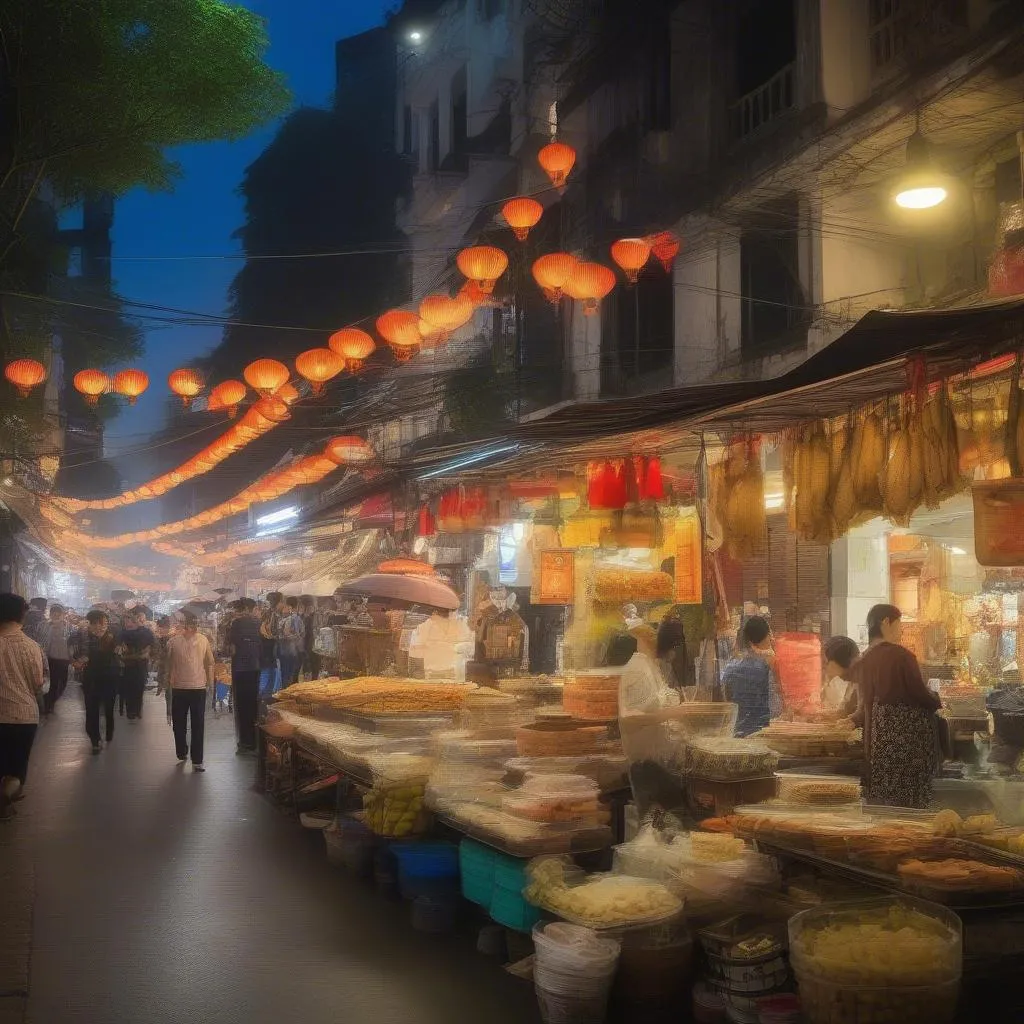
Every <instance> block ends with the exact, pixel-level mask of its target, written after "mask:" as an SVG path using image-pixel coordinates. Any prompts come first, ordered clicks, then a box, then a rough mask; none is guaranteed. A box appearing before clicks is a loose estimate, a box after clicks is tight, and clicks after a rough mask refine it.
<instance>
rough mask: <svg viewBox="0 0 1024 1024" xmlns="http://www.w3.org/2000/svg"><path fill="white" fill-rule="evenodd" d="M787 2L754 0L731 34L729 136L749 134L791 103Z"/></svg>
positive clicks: (792, 25)
mask: <svg viewBox="0 0 1024 1024" xmlns="http://www.w3.org/2000/svg"><path fill="white" fill-rule="evenodd" d="M793 8H794V4H793V0H786V2H784V3H780V2H779V0H760V2H759V3H756V4H754V5H753V7H751V9H750V10H749V12H748V13H747V15H745V16H744V18H743V21H742V23H741V25H740V27H739V30H738V32H737V36H736V94H737V95H738V96H739V99H738V100H737V101H736V102H735V103H734V104H733V106H732V110H731V120H732V134H733V138H735V139H737V140H739V139H744V138H746V137H748V136H750V135H753V134H754V133H755V132H757V131H758V130H759V129H761V128H763V127H764V126H765V125H766V124H769V123H771V122H772V121H775V120H777V119H778V118H780V117H781V116H782V115H783V114H785V113H786V112H787V111H789V110H791V109H792V108H793V106H794V103H795V101H796V92H795V89H794V83H793V70H794V67H795V65H796V15H795V12H794V9H793Z"/></svg>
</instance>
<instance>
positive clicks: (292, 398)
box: [273, 380, 299, 405]
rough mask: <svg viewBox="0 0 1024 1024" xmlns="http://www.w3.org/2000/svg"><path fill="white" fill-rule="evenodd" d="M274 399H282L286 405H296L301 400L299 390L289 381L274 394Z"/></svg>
mask: <svg viewBox="0 0 1024 1024" xmlns="http://www.w3.org/2000/svg"><path fill="white" fill-rule="evenodd" d="M273 397H274V398H280V399H281V401H282V402H284V404H285V405H294V404H295V403H296V402H297V401H298V400H299V389H298V388H297V387H296V386H295V385H294V384H293V383H292V382H291V381H290V380H287V381H285V382H284V383H283V384H282V385H281V386H280V387H279V388H278V389H277V390H276V391H275V392H274V394H273Z"/></svg>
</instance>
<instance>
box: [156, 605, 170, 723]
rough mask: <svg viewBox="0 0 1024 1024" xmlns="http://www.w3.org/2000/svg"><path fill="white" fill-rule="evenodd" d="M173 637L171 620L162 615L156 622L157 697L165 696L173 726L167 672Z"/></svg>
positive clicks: (168, 714)
mask: <svg viewBox="0 0 1024 1024" xmlns="http://www.w3.org/2000/svg"><path fill="white" fill-rule="evenodd" d="M172 635H173V633H172V629H171V619H170V617H169V616H167V615H161V616H160V618H159V619H157V620H156V695H157V696H158V697H159V696H160V695H161V694H163V696H164V702H165V703H166V705H167V724H168V725H170V724H171V687H170V684H169V683H168V681H167V680H168V670H167V644H168V643H169V642H170V639H171V636H172Z"/></svg>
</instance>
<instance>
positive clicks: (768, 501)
mask: <svg viewBox="0 0 1024 1024" xmlns="http://www.w3.org/2000/svg"><path fill="white" fill-rule="evenodd" d="M785 503H786V497H785V495H783V494H766V495H765V496H764V507H765V509H766V510H767V511H769V512H770V511H771V510H772V509H778V508H782V506H783V505H784V504H785Z"/></svg>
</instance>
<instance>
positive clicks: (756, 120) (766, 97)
mask: <svg viewBox="0 0 1024 1024" xmlns="http://www.w3.org/2000/svg"><path fill="white" fill-rule="evenodd" d="M795 66H796V65H795V64H787V65H786V66H785V67H784V68H782V69H781V70H779V71H777V72H776V73H775V74H774V75H772V77H771V78H769V79H768V81H767V82H765V83H764V85H759V86H758V87H757V88H756V89H753V90H751V91H750V92H748V93H747V94H746V96H741V97H740V99H739V100H738V101H737V102H736V103H734V104H733V105H732V108H731V110H730V117H731V121H732V137H733V139H734V140H735V141H737V142H738V141H740V140H741V139H747V138H749V137H750V136H752V135H754V134H756V133H757V132H759V131H761V129H762V128H764V127H765V126H766V125H769V124H771V123H772V122H773V121H777V120H779V118H781V117H783V116H785V115H786V114H788V113H789V111H791V110H792V109H793V107H794V106H795V104H796V90H795V89H794V86H793V78H794V68H795Z"/></svg>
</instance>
